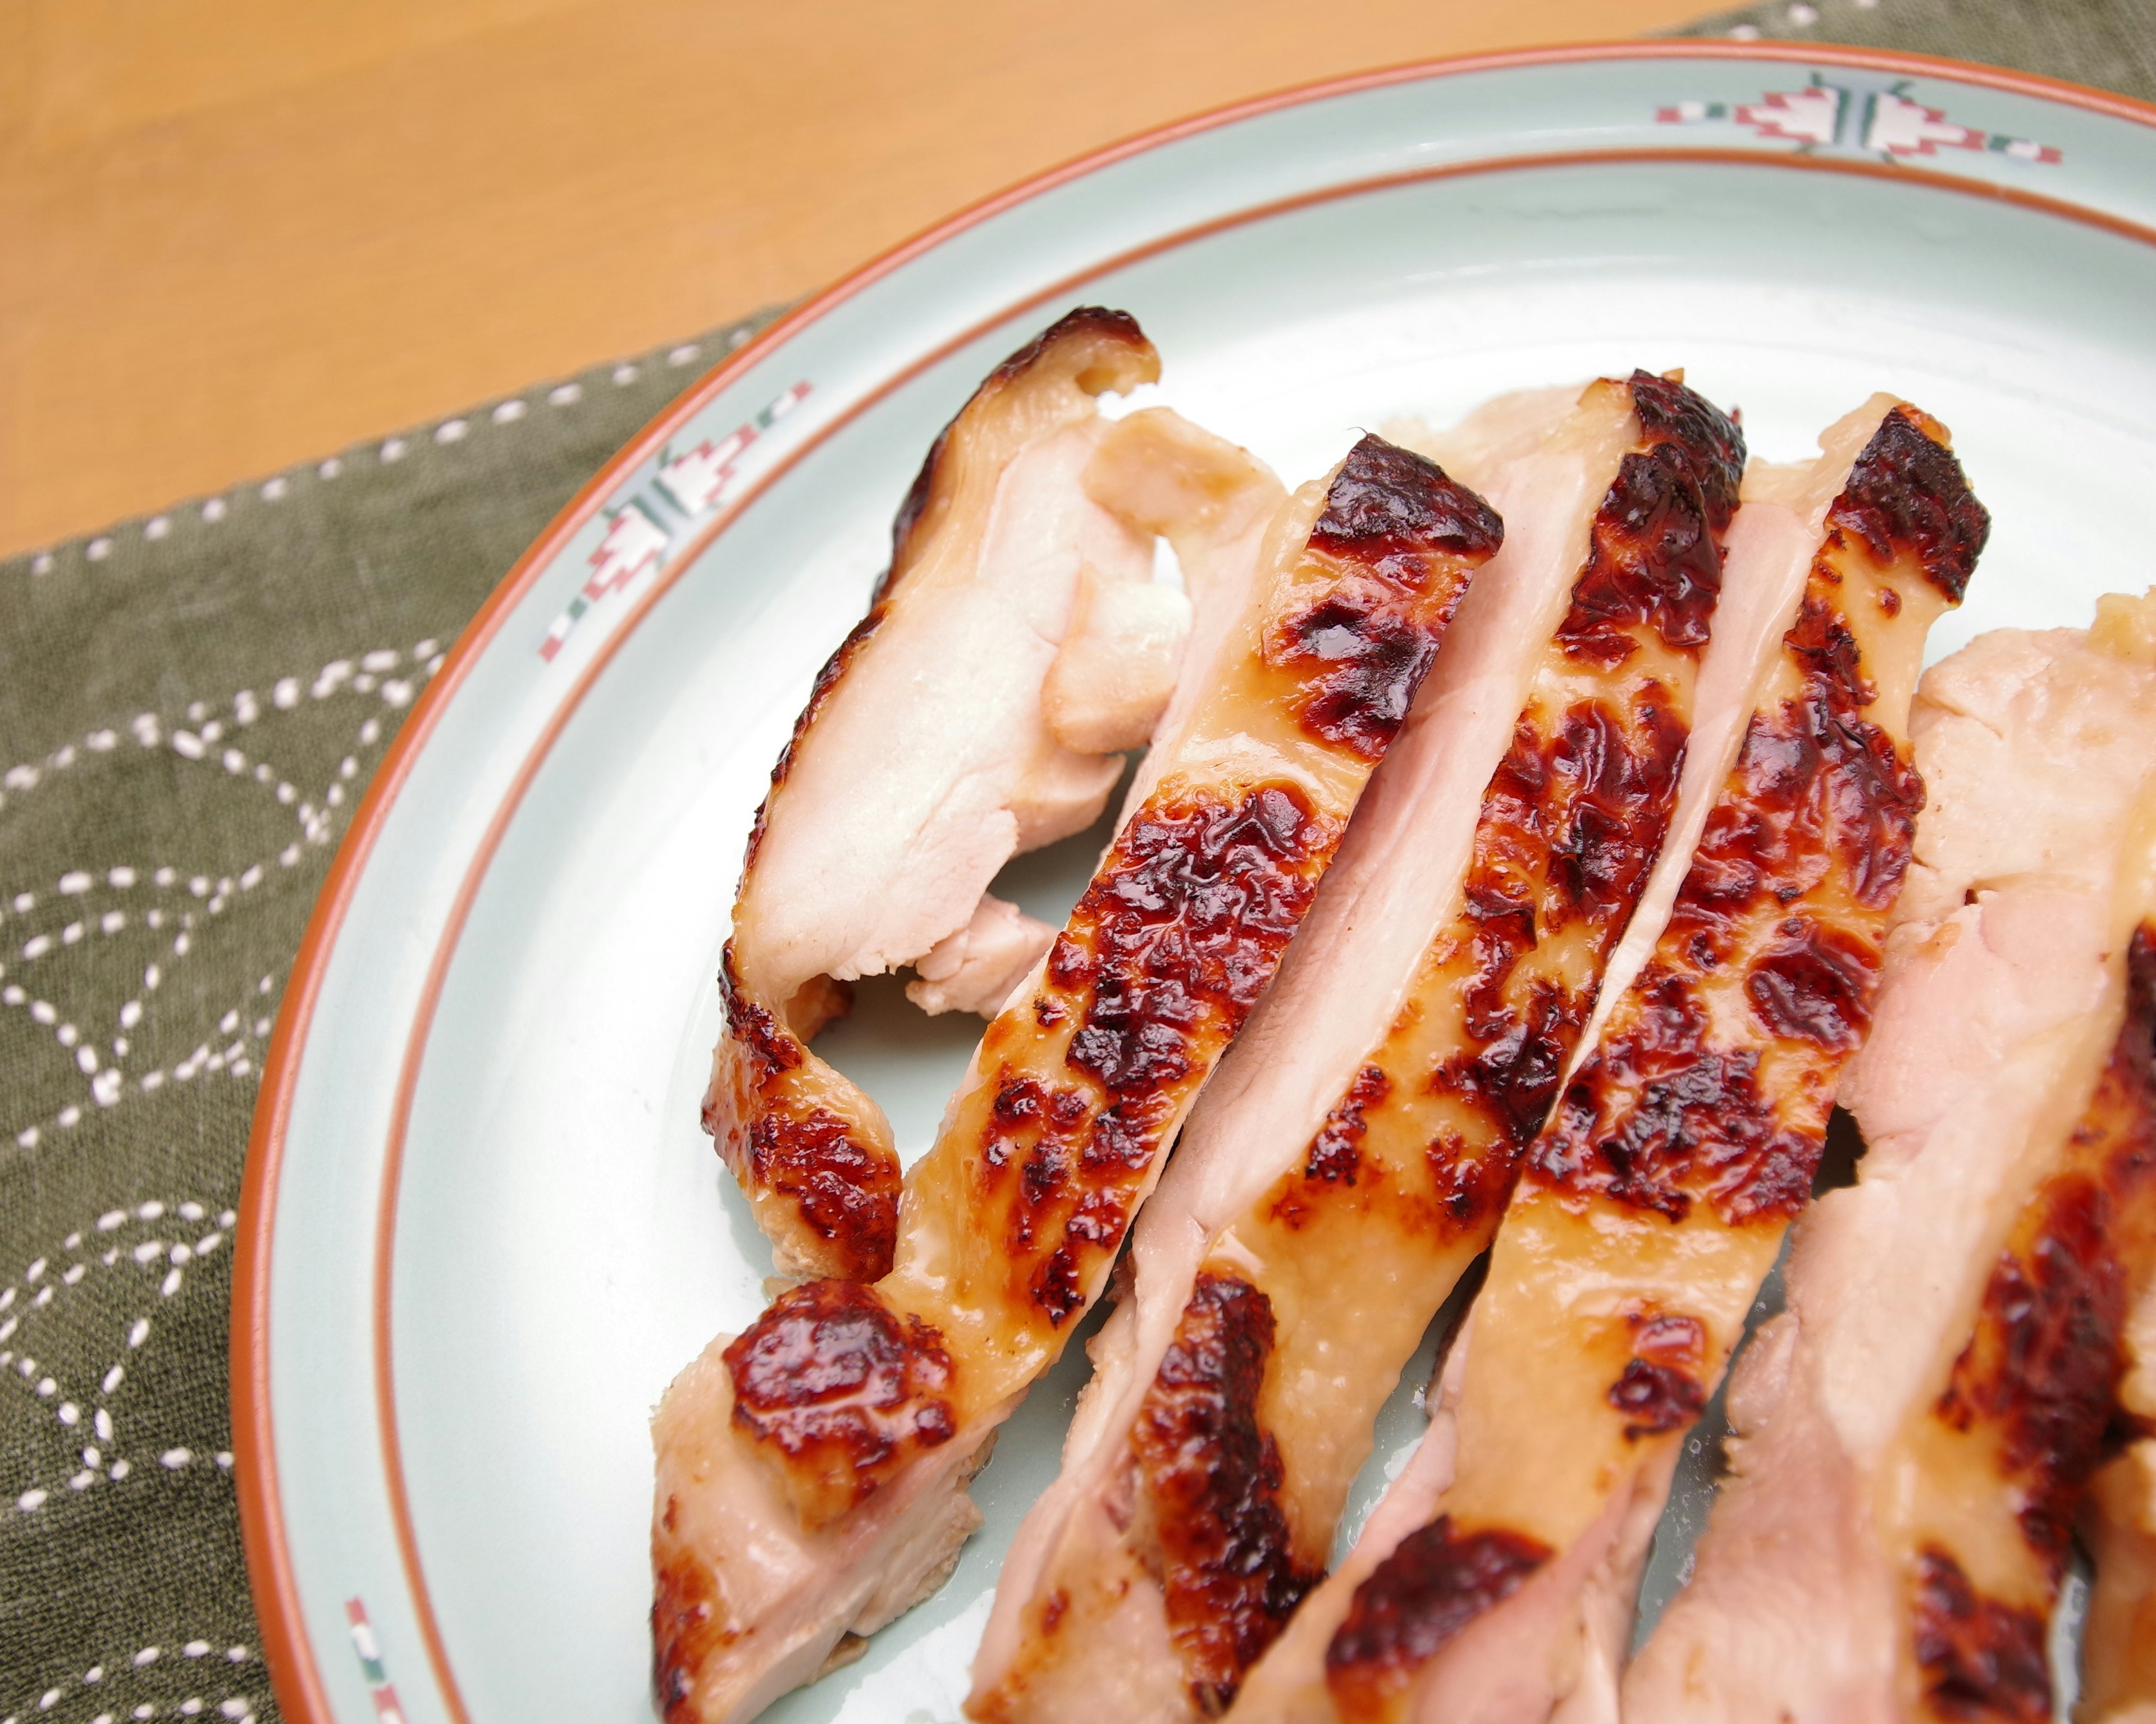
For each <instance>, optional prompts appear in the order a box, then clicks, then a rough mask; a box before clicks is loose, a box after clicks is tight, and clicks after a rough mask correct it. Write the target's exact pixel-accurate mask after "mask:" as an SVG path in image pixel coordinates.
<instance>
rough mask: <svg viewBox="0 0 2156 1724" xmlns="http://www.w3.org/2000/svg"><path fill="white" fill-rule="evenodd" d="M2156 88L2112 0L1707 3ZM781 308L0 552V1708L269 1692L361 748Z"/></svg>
mask: <svg viewBox="0 0 2156 1724" xmlns="http://www.w3.org/2000/svg"><path fill="white" fill-rule="evenodd" d="M1732 31H1736V32H1741V33H1759V34H1763V35H1773V36H1789V37H1796V38H1805V39H1818V40H1822V41H1834V40H1839V41H1847V42H1861V43H1866V44H1876V45H1881V46H1891V47H1897V48H1908V49H1921V50H1924V51H1928V52H1931V53H1936V54H1954V55H1960V56H1963V57H1965V58H1969V59H1981V60H1989V61H1993V62H1995V63H1999V64H2009V65H2015V66H2020V67H2022V68H2025V69H2030V70H2034V71H2039V72H2045V73H2049V74H2054V75H2057V76H2061V77H2067V78H2076V79H2080V80H2083V81H2087V82H2091V83H2099V84H2102V85H2107V87H2110V88H2112V89H2116V90H2123V91H2126V92H2128V93H2129V94H2133V95H2143V96H2149V97H2156V11H2151V10H2148V9H2144V8H2142V7H2139V6H2136V5H2133V4H2128V3H2125V0H2085V3H2071V0H2048V3H2045V4H2042V5H2036V4H2028V5H2024V6H2019V7H2015V6H2005V5H1999V4H1991V5H1974V4H1967V5H1964V4H1956V3H1953V0H1877V3H1876V4H1873V5H1865V4H1861V3H1860V0H1821V3H1820V4H1819V5H1817V6H1816V7H1815V6H1814V5H1811V4H1807V3H1804V0H1798V3H1795V4H1789V3H1778V4H1775V5H1773V6H1768V7H1761V8H1754V9H1753V10H1750V11H1748V12H1743V13H1731V14H1728V15H1727V16H1725V17H1722V18H1717V19H1714V20H1710V21H1708V22H1707V23H1702V24H1699V25H1696V26H1693V27H1692V28H1691V29H1690V30H1689V31H1687V32H1686V33H1688V34H1725V35H1726V34H1729V33H1732ZM769 316H770V314H768V313H767V314H764V315H762V316H759V317H757V318H752V319H750V320H748V321H746V322H744V323H742V324H739V325H737V326H732V327H731V328H728V329H725V330H721V331H717V332H716V333H714V334H712V335H710V336H705V337H703V338H701V340H698V341H690V342H687V343H685V344H683V345H682V346H678V347H675V348H673V349H670V350H667V351H662V352H660V353H655V354H652V355H649V356H646V357H643V358H640V359H637V360H633V361H629V362H624V363H621V364H619V365H614V366H606V367H599V368H598V369H596V370H594V371H592V372H588V373H587V374H585V375H583V376H582V377H577V378H574V379H572V380H570V381H567V382H562V383H559V384H557V385H554V386H552V387H536V388H533V389H531V390H528V391H526V393H523V394H522V395H521V396H517V397H515V398H511V399H509V400H506V401H502V402H500V403H494V404H492V405H490V406H489V407H485V408H475V409H474V410H473V411H472V412H470V413H468V414H465V415H461V416H459V417H457V418H450V419H447V420H444V421H443V422H442V423H439V424H436V425H433V426H429V427H427V428H423V429H420V430H415V431H413V432H410V433H408V434H405V435H403V436H402V437H396V438H391V439H387V440H385V441H383V442H382V443H379V444H370V445H368V446H367V447H365V448H362V449H353V450H351V451H349V452H347V453H346V454H342V455H341V456H338V457H336V458H334V459H329V460H325V461H322V462H320V463H316V464H309V465H307V466H305V467H303V468H299V469H294V470H293V471H291V472H290V473H287V474H283V475H278V476H276V477H274V478H271V479H269V480H266V481H264V482H258V483H254V484H249V485H243V486H239V487H237V488H235V489H234V490H231V491H228V492H227V493H225V494H224V495H220V496H218V497H213V498H209V499H207V500H198V501H195V502H192V503H188V504H187V505H184V506H182V507H176V508H173V509H172V510H170V511H167V512H166V513H163V514H160V515H157V516H151V517H150V518H149V519H147V520H144V521H131V522H129V523H127V524H126V525H125V526H116V527H114V528H113V529H111V530H110V531H109V532H106V533H102V534H100V535H98V536H95V537H93V538H90V539H87V540H84V541H79V542H76V543H73V544H69V545H65V546H56V547H54V549H52V550H50V551H49V552H41V553H38V554H37V555H34V556H28V557H16V558H12V559H8V560H6V561H4V562H0V1724H31V1721H33V1720H44V1719H48V1718H49V1719H50V1720H52V1721H54V1724H120V1721H121V1720H127V1719H147V1718H152V1717H158V1718H171V1717H176V1716H179V1717H202V1718H205V1719H218V1718H229V1719H233V1720H244V1719H247V1718H249V1716H252V1717H254V1718H256V1719H259V1720H261V1721H263V1724H268V1721H269V1720H271V1719H274V1718H275V1716H276V1706H275V1701H274V1699H273V1698H272V1696H271V1695H270V1692H269V1678H268V1675H267V1672H266V1671H265V1670H264V1666H263V1665H262V1662H261V1660H260V1655H259V1649H258V1647H257V1644H256V1641H255V1628H254V1614H253V1611H252V1609H251V1607H250V1604H249V1598H248V1592H247V1580H246V1574H245V1570H244V1564H243V1562H242V1560H241V1557H240V1552H239V1526H238V1518H237V1514H236V1511H235V1508H234V1492H233V1480H232V1475H231V1458H230V1454H229V1448H230V1441H231V1439H230V1434H229V1432H230V1426H229V1422H228V1414H227V1408H226V1400H225V1383H226V1342H227V1316H228V1299H229V1293H230V1285H231V1282H230V1268H229V1265H230V1261H231V1234H232V1227H233V1223H234V1208H236V1206H237V1204H238V1202H239V1180H240V1168H241V1164H242V1162H243V1159H244V1153H245V1148H246V1143H247V1135H248V1126H249V1117H250V1115H251V1113H252V1111H253V1108H254V1096H255V1085H256V1080H257V1074H258V1068H259V1065H260V1063H261V1059H262V1054H263V1050H264V1043H265V1040H266V1038H267V1036H268V1034H269V1024H270V1020H271V1019H272V1018H274V1016H275V1012H276V1008H277V1005H278V1001H279V998H280V992H281V989H282V987H283V984H284V980H285V973H286V972H287V970H288V969H289V967H290V964H291V962H292V958H293V955H294V953H295V951H296V949H297V947H298V944H299V940H300V932H301V930H302V929H303V927H304V926H305V921H306V918H307V913H308V911H309V909H310V907H311V905H312V902H313V900H314V897H315V894H316V891H317V890H318V889H319V888H320V886H321V881H322V879H323V876H324V875H325V873H326V870H327V868H328V865H329V860H330V858H331V855H332V854H334V852H335V850H336V845H337V844H338V842H339V841H340V839H341V838H342V837H343V834H344V830H345V825H346V821H347V819H348V818H349V817H350V815H351V813H352V808H353V806H354V804H355V803H356V802H357V798H358V793H359V792H360V790H361V788H362V786H363V785H364V784H365V782H366V781H367V775H368V773H369V772H371V771H372V768H373V767H374V765H375V763H376V762H377V761H378V760H379V759H380V758H381V756H382V750H383V748H384V747H385V746H386V745H387V744H388V741H389V739H390V737H391V736H392V735H393V733H394V731H395V730H396V728H397V726H398V723H399V722H400V721H401V719H402V717H403V714H404V713H405V712H406V711H408V709H409V707H410V705H411V702H412V700H413V699H414V698H415V697H416V696H417V695H418V692H419V690H421V689H422V688H423V687H424V685H425V684H426V681H427V679H428V678H429V676H430V675H432V674H433V672H434V668H435V667H436V666H437V665H438V664H439V663H440V654H441V653H442V652H443V650H444V649H445V648H446V647H447V645H448V644H449V642H450V641H451V640H452V639H454V637H455V635H456V634H457V632H458V631H459V629H461V628H462V627H463V626H464V624H465V622H466V621H467V620H468V619H469V618H470V616H471V615H472V613H473V612H474V611H475V609H476V608H478V606H479V604H480V602H481V601H482V600H483V599H484V598H485V596H486V594H487V593H488V592H489V591H490V589H491V588H492V587H493V586H494V584H495V582H497V581H498V580H499V579H500V577H501V576H502V575H503V574H504V573H506V572H507V570H508V569H509V567H510V565H511V563H512V562H515V560H516V557H517V556H518V554H519V553H520V552H521V551H522V550H523V549H524V548H525V546H526V545H528V544H529V543H530V542H531V540H532V539H533V538H535V537H536V536H537V534H538V533H539V531H541V529H542V528H543V527H544V526H546V524H547V521H549V520H550V519H551V518H552V516H553V515H554V514H555V512H556V511H557V510H558V509H559V508H560V507H561V506H562V504H563V503H565V502H566V501H567V500H568V499H569V497H570V496H571V495H573V494H574V493H575V491H576V490H577V488H578V487H579V486H580V485H582V484H583V481H584V480H586V479H587V478H588V477H589V476H590V475H591V474H592V473H593V471H594V470H595V469H597V468H598V466H599V465H600V464H601V463H602V462H603V461H604V460H605V459H607V457H608V456H609V455H610V454H613V451H614V450H615V449H618V448H619V446H620V445H621V444H624V442H626V441H627V440H628V439H629V437H631V436H632V435H634V433H635V432H636V431H637V430H638V429H639V428H640V427H641V426H642V425H644V423H646V422H647V421H649V419H650V418H653V417H654V414H655V413H657V412H658V411H659V410H660V408H663V407H664V406H665V404H666V403H667V402H668V401H669V400H670V398H672V397H673V396H674V395H675V393H677V392H678V391H679V390H680V388H681V387H684V386H685V384H686V383H688V382H690V381H691V380H693V379H694V378H695V377H696V376H697V375H698V374H699V373H700V372H701V371H702V370H703V369H704V368H705V367H707V366H708V365H709V364H710V363H711V362H712V361H714V360H715V359H716V358H717V357H720V356H721V354H722V353H724V352H725V351H726V350H727V349H728V348H730V347H731V346H736V345H738V344H739V343H740V342H742V341H746V340H747V338H748V336H749V335H750V334H751V333H752V331H754V330H755V329H757V327H760V326H762V323H764V322H766V321H768V320H769Z"/></svg>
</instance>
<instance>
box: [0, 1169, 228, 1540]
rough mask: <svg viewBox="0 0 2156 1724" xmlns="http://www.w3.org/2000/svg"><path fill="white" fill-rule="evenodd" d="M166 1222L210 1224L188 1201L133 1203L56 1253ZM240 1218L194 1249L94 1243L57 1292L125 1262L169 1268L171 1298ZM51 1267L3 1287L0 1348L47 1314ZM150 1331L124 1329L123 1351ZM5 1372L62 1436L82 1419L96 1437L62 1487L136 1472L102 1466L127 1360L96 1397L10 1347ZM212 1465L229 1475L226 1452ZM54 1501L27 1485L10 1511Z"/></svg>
mask: <svg viewBox="0 0 2156 1724" xmlns="http://www.w3.org/2000/svg"><path fill="white" fill-rule="evenodd" d="M168 1215H169V1216H171V1217H172V1219H177V1220H181V1221H185V1222H188V1223H190V1224H193V1226H199V1225H201V1224H203V1223H204V1222H206V1221H208V1219H210V1214H209V1210H208V1207H207V1206H206V1205H204V1204H203V1203H199V1202H198V1201H196V1200H195V1199H193V1198H187V1199H186V1200H185V1201H183V1202H182V1203H177V1204H175V1205H167V1203H164V1202H163V1201H162V1200H161V1199H158V1198H151V1199H149V1200H147V1201H146V1202H144V1203H138V1204H136V1206H135V1207H134V1208H133V1209H132V1210H129V1209H124V1208H122V1209H108V1210H106V1211H105V1213H103V1214H101V1215H100V1216H99V1217H98V1218H97V1219H96V1221H95V1223H93V1224H91V1226H90V1229H86V1230H85V1229H76V1230H75V1231H74V1232H73V1233H70V1234H68V1236H67V1237H66V1239H64V1240H63V1241H62V1242H61V1246H60V1249H61V1250H62V1251H65V1252H79V1251H81V1250H83V1249H84V1248H85V1238H86V1237H88V1236H95V1237H98V1238H104V1239H110V1237H111V1236H112V1235H113V1234H116V1233H119V1232H120V1231H121V1229H124V1228H126V1227H127V1226H128V1225H129V1224H136V1225H152V1224H156V1223H157V1222H160V1221H162V1220H164V1219H166V1218H167V1216H168ZM238 1223H239V1214H238V1213H237V1212H236V1211H234V1210H233V1209H229V1208H227V1209H223V1210H220V1211H219V1212H218V1214H217V1217H216V1224H215V1226H214V1228H213V1229H212V1230H211V1231H210V1232H208V1233H206V1234H202V1235H201V1236H199V1237H198V1238H197V1239H195V1240H194V1242H193V1244H188V1243H187V1241H185V1240H177V1241H170V1242H168V1241H167V1240H165V1239H141V1240H137V1241H136V1243H134V1244H131V1245H123V1244H120V1243H118V1242H114V1243H112V1244H109V1245H108V1246H107V1247H106V1249H105V1250H104V1251H103V1252H102V1253H101V1254H99V1253H97V1252H96V1250H95V1238H93V1239H91V1243H90V1251H91V1255H89V1256H85V1257H80V1258H78V1259H77V1260H75V1261H74V1262H72V1263H70V1264H69V1265H67V1266H66V1267H65V1268H64V1269H63V1270H61V1271H60V1273H59V1276H58V1277H57V1279H58V1280H59V1283H60V1285H64V1286H67V1287H74V1286H78V1285H81V1283H82V1282H83V1280H85V1278H86V1276H87V1275H88V1272H89V1271H90V1269H91V1268H93V1267H95V1266H97V1265H102V1266H104V1267H105V1268H107V1269H113V1268H116V1267H118V1266H119V1265H121V1263H123V1262H126V1263H131V1264H132V1265H135V1266H136V1267H137V1268H141V1269H148V1268H149V1267H150V1266H151V1265H153V1264H159V1263H162V1264H166V1265H169V1267H168V1268H167V1272H166V1274H165V1275H164V1276H163V1277H162V1280H161V1281H160V1282H159V1283H158V1297H159V1298H160V1299H170V1298H172V1296H174V1295H175V1294H177V1292H179V1290H180V1289H181V1287H182V1285H183V1281H184V1278H183V1276H182V1270H183V1269H184V1268H185V1267H186V1265H188V1264H191V1263H193V1262H195V1261H196V1260H198V1259H201V1258H203V1257H206V1256H208V1255H211V1254H213V1253H214V1252H215V1251H217V1250H218V1249H220V1248H221V1247H222V1246H223V1244H224V1242H225V1240H226V1239H227V1238H228V1236H229V1234H230V1232H231V1229H233V1228H234V1226H236V1225H237V1224H238ZM193 1226H191V1227H190V1229H189V1230H190V1231H192V1230H193ZM52 1267H53V1258H52V1256H50V1255H48V1256H44V1257H39V1258H38V1259H36V1260H33V1262H32V1263H30V1264H29V1265H28V1266H27V1267H26V1268H25V1269H24V1270H23V1273H22V1275H21V1276H20V1278H19V1279H18V1280H17V1281H13V1282H10V1283H9V1284H8V1285H6V1286H5V1287H4V1288H0V1343H6V1342H12V1341H13V1339H14V1338H15V1336H16V1333H17V1331H18V1327H19V1326H20V1324H21V1321H22V1319H23V1317H24V1316H28V1315H29V1314H30V1313H31V1312H32V1311H44V1310H46V1309H49V1307H50V1306H52V1305H53V1303H54V1299H53V1286H54V1277H53V1276H51V1275H49V1271H50V1270H51V1269H52ZM25 1293H28V1294H29V1298H28V1300H27V1301H24V1300H23V1295H24V1294H25ZM18 1304H20V1305H21V1306H22V1308H21V1309H20V1310H13V1309H11V1307H13V1306H17V1305H18ZM150 1334H151V1320H150V1319H149V1318H148V1317H146V1316H144V1317H137V1318H136V1320H135V1321H133V1322H132V1323H131V1324H130V1325H129V1326H128V1329H127V1334H126V1348H125V1352H126V1353H131V1352H136V1351H137V1350H139V1349H140V1348H141V1346H142V1345H143V1343H144V1342H146V1341H147V1340H148V1339H149V1338H150ZM9 1367H12V1368H13V1374H14V1378H16V1379H17V1380H19V1381H20V1382H22V1383H23V1384H25V1385H26V1386H27V1387H28V1389H29V1391H30V1393H31V1394H32V1396H33V1398H35V1399H36V1400H37V1401H38V1402H42V1403H46V1404H48V1405H49V1407H50V1408H51V1410H52V1414H53V1417H54V1419H56V1420H57V1421H58V1423H59V1424H60V1425H61V1426H62V1427H63V1428H64V1429H67V1430H69V1431H70V1432H79V1431H80V1430H81V1429H82V1424H83V1420H84V1419H85V1417H87V1418H88V1419H89V1421H90V1428H89V1431H88V1433H86V1434H88V1435H91V1436H94V1437H95V1441H94V1442H90V1443H86V1444H85V1446H84V1447H83V1449H82V1450H81V1454H80V1459H81V1462H82V1465H81V1467H80V1470H78V1471H76V1472H75V1473H74V1474H73V1475H71V1476H69V1479H68V1480H67V1485H68V1488H69V1490H71V1491H86V1490H88V1489H89V1488H90V1486H91V1485H95V1484H99V1483H101V1482H104V1481H105V1480H112V1481H114V1482H117V1481H119V1480H124V1479H126V1478H127V1477H128V1476H129V1475H131V1473H132V1472H133V1471H134V1466H133V1464H132V1463H131V1461H130V1460H128V1459H127V1458H126V1456H125V1455H121V1456H117V1457H115V1458H113V1459H111V1460H109V1461H108V1460H107V1459H106V1450H107V1449H109V1448H110V1446H111V1445H112V1444H115V1442H116V1441H117V1440H118V1436H119V1428H118V1425H117V1423H116V1422H115V1419H114V1418H113V1416H112V1409H111V1407H110V1404H109V1403H110V1400H111V1398H112V1397H113V1396H114V1395H115V1394H116V1393H118V1392H119V1389H120V1388H121V1384H122V1383H125V1382H126V1379H127V1369H126V1363H125V1354H124V1353H123V1356H122V1358H121V1359H120V1360H115V1362H114V1363H113V1364H112V1365H111V1366H110V1367H109V1368H108V1369H107V1370H106V1371H105V1374H104V1375H103V1376H102V1377H101V1378H100V1379H99V1381H98V1388H97V1392H96V1393H95V1394H94V1395H93V1394H90V1393H86V1392H82V1391H76V1390H64V1389H63V1387H62V1385H61V1384H60V1383H59V1381H58V1379H57V1378H55V1377H54V1374H53V1373H51V1372H50V1371H49V1369H47V1368H45V1367H42V1366H41V1365H40V1364H39V1363H38V1360H37V1359H36V1357H33V1355H32V1354H30V1353H29V1352H27V1351H25V1352H21V1353H19V1354H18V1352H16V1351H15V1349H14V1348H13V1347H8V1346H4V1345H0V1373H5V1372H6V1371H7V1370H8V1368H9ZM201 1458H202V1457H200V1456H198V1455H195V1454H194V1453H193V1451H192V1450H190V1449H184V1448H175V1449H166V1450H164V1451H163V1452H162V1454H160V1455H158V1456H157V1460H158V1461H159V1463H160V1465H162V1467H164V1468H165V1469H166V1470H168V1471H175V1472H176V1471H178V1470H182V1469H183V1468H185V1467H187V1466H188V1465H192V1464H193V1462H195V1461H196V1460H199V1459H201ZM211 1458H212V1459H213V1461H214V1463H215V1465H217V1467H218V1469H219V1470H230V1468H231V1466H232V1455H231V1453H230V1451H229V1450H227V1449H220V1450H218V1452H217V1454H216V1455H214V1456H213V1457H211ZM52 1494H53V1493H52V1490H51V1489H50V1488H49V1487H48V1486H46V1485H40V1484H35V1483H33V1484H30V1485H27V1486H26V1487H24V1488H23V1490H21V1491H18V1493H17V1494H16V1496H15V1497H14V1499H13V1501H14V1506H15V1508H16V1510H17V1511H18V1512H19V1513H22V1514H26V1515H29V1514H35V1513H37V1512H38V1510H40V1509H42V1508H43V1507H44V1506H45V1504H46V1503H47V1502H49V1501H51V1499H52Z"/></svg>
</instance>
